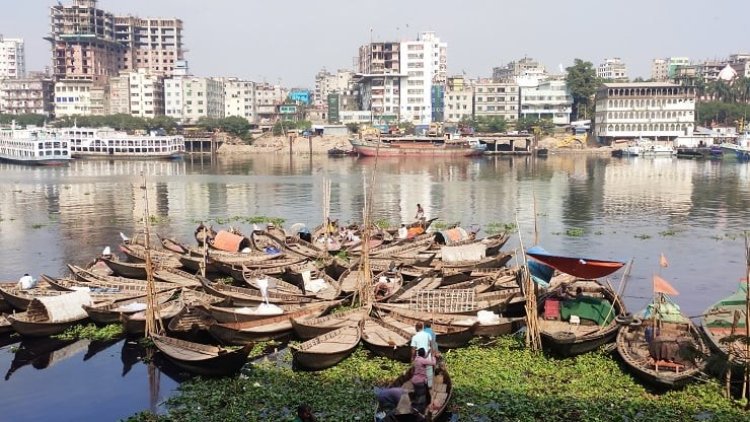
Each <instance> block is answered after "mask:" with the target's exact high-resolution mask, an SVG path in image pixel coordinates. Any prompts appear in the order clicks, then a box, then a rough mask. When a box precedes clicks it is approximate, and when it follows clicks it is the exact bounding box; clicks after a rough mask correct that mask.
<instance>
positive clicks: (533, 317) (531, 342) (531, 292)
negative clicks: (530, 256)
mask: <svg viewBox="0 0 750 422" xmlns="http://www.w3.org/2000/svg"><path fill="white" fill-rule="evenodd" d="M516 227H518V228H519V230H518V242H519V243H520V246H521V256H522V259H523V265H522V266H521V278H522V285H523V294H524V296H525V298H526V304H525V308H526V347H528V348H529V349H531V350H532V351H533V352H537V351H540V350H541V349H542V337H541V334H540V332H539V324H538V322H539V320H538V310H537V302H536V293H535V289H534V282H533V280H532V279H531V273H530V272H529V266H528V263H527V261H526V250H525V249H524V246H523V236H522V235H521V230H520V226H519V224H518V213H516Z"/></svg>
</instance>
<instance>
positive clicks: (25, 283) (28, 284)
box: [18, 273, 36, 290]
mask: <svg viewBox="0 0 750 422" xmlns="http://www.w3.org/2000/svg"><path fill="white" fill-rule="evenodd" d="M34 287H36V280H35V279H34V277H32V276H30V275H29V274H28V273H26V274H24V275H23V277H21V278H20V279H19V280H18V288H20V289H23V290H28V289H33V288H34Z"/></svg>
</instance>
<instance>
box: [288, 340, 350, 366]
mask: <svg viewBox="0 0 750 422" xmlns="http://www.w3.org/2000/svg"><path fill="white" fill-rule="evenodd" d="M356 348H357V346H356V345H355V346H354V347H352V348H351V349H348V350H343V351H341V352H338V353H331V354H328V353H311V352H302V351H298V352H296V353H295V354H294V360H295V362H296V363H297V365H298V366H299V367H302V368H304V369H308V370H312V371H320V370H322V369H326V368H330V367H332V366H335V365H336V364H338V363H339V362H341V361H342V360H344V359H346V358H347V357H349V355H351V354H352V352H354V349H356Z"/></svg>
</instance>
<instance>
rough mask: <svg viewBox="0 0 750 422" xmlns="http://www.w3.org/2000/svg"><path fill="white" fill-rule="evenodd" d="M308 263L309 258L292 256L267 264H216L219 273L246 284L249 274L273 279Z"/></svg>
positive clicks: (267, 262) (266, 262)
mask: <svg viewBox="0 0 750 422" xmlns="http://www.w3.org/2000/svg"><path fill="white" fill-rule="evenodd" d="M306 262H307V258H304V257H299V256H290V257H287V258H279V259H274V260H272V261H265V262H254V263H251V262H241V263H237V264H226V263H224V262H218V261H217V262H216V265H217V266H218V268H219V271H220V272H222V273H224V274H227V275H229V276H231V277H232V278H233V279H234V280H237V281H239V282H241V283H242V282H244V281H245V277H246V275H248V274H256V275H257V274H263V275H270V276H273V277H281V276H282V275H283V274H284V272H286V270H287V268H289V267H294V266H302V265H305V264H306Z"/></svg>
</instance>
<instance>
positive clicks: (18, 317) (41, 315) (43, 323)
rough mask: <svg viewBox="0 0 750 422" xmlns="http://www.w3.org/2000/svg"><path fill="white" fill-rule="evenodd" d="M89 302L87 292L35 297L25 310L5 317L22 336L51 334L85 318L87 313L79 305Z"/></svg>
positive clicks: (59, 331) (60, 331) (57, 332)
mask: <svg viewBox="0 0 750 422" xmlns="http://www.w3.org/2000/svg"><path fill="white" fill-rule="evenodd" d="M91 303H92V302H91V296H90V295H89V294H88V292H71V293H68V294H64V295H59V296H49V297H37V298H34V299H33V300H32V301H31V303H29V307H28V310H27V311H26V312H21V313H17V314H13V315H8V317H7V318H8V321H10V324H11V326H12V327H13V329H14V330H15V331H16V332H17V333H18V334H21V335H22V336H25V337H44V336H51V335H55V334H60V333H62V332H63V331H65V330H66V329H68V328H69V327H71V326H73V325H75V324H76V323H78V322H81V321H83V320H85V319H86V318H87V317H88V315H87V314H86V311H84V310H83V308H82V307H81V305H86V304H91Z"/></svg>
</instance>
